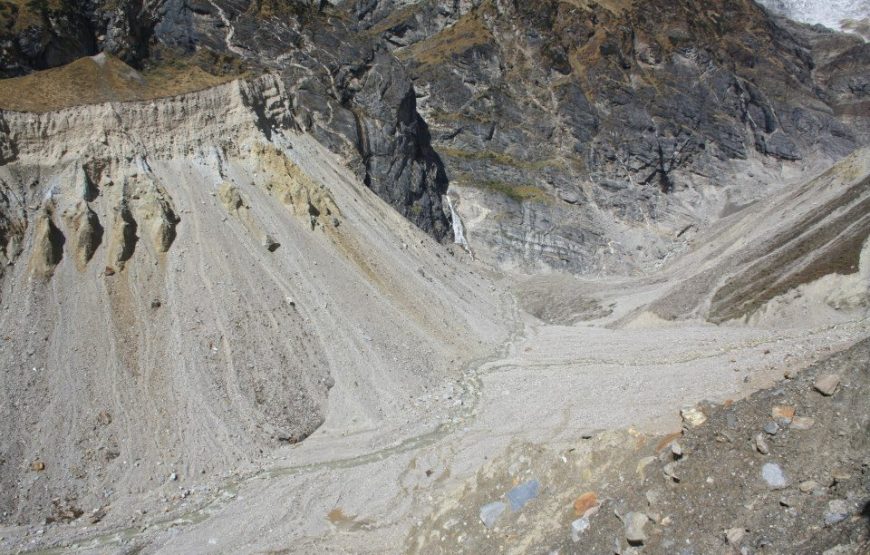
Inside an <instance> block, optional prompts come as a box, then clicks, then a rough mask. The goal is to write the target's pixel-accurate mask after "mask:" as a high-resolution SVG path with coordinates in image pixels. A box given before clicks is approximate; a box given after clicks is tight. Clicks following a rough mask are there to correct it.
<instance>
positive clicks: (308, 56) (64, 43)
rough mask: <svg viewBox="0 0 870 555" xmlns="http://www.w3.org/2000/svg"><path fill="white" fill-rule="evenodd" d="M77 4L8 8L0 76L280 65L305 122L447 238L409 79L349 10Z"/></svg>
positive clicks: (439, 181) (0, 40)
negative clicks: (58, 69)
mask: <svg viewBox="0 0 870 555" xmlns="http://www.w3.org/2000/svg"><path fill="white" fill-rule="evenodd" d="M80 4H81V3H78V2H72V1H71V0H69V1H63V2H61V3H60V8H57V9H55V8H51V7H49V5H48V4H44V5H42V4H40V5H39V6H38V7H37V8H36V9H32V10H30V11H27V13H25V11H26V10H23V9H22V10H21V11H19V10H17V8H16V10H15V11H10V10H11V8H9V9H8V10H6V11H3V12H0V13H2V16H3V19H2V20H0V76H6V77H11V76H15V75H20V74H24V73H27V72H29V71H32V70H36V69H44V68H47V67H52V66H56V65H60V64H63V63H66V62H69V61H72V60H73V59H76V58H78V57H81V56H86V55H92V54H95V53H96V52H98V51H107V52H110V53H112V54H115V55H116V56H118V57H120V58H122V59H123V60H124V61H126V62H127V63H130V64H131V65H133V66H134V67H147V66H148V65H149V64H156V63H160V62H161V61H165V60H171V59H173V58H177V57H198V58H200V59H203V60H205V62H204V63H205V64H207V65H210V66H211V67H208V69H211V70H217V71H220V70H222V69H223V68H221V67H220V66H221V65H222V64H225V63H227V59H228V58H235V59H237V60H241V62H242V63H243V64H244V65H245V67H248V68H250V69H253V70H254V71H263V70H269V71H275V72H278V73H279V74H280V75H281V76H282V78H283V80H284V82H285V84H286V90H287V92H288V93H289V94H290V95H291V96H292V99H291V104H292V106H293V108H294V112H295V117H296V123H297V124H298V125H299V126H300V127H301V128H303V129H305V130H308V131H310V132H311V133H313V134H314V135H315V136H316V137H317V138H318V139H319V140H321V141H323V142H324V143H326V144H327V145H329V146H330V147H331V148H333V150H336V151H338V152H340V153H342V154H344V155H346V156H348V157H349V159H350V160H351V165H352V166H353V167H354V168H355V169H356V170H357V172H358V174H359V175H360V178H361V179H363V180H364V181H365V183H366V184H367V185H368V186H369V187H371V188H372V190H374V191H375V192H376V193H377V194H378V195H379V196H381V197H382V198H384V199H385V200H386V201H387V202H389V203H391V204H392V205H393V206H394V207H396V209H398V210H399V211H400V212H401V213H402V214H403V215H404V216H406V217H407V218H409V219H410V220H412V221H413V222H414V223H415V224H417V225H418V226H419V227H421V228H422V229H424V230H426V231H428V232H429V233H431V234H432V235H434V236H435V237H437V238H442V237H444V236H445V233H446V231H447V229H448V227H449V226H448V222H447V219H446V217H445V215H444V211H443V210H442V208H441V196H442V195H443V193H444V192H445V191H446V190H447V179H446V176H445V174H444V171H443V169H442V167H441V164H440V161H439V159H438V156H437V155H436V154H435V152H434V151H433V150H432V148H431V146H430V145H429V135H428V131H427V129H426V124H425V123H424V122H423V120H422V119H421V118H420V116H419V114H418V113H417V110H416V97H415V92H414V87H413V83H412V81H411V79H410V78H409V76H408V74H407V72H406V71H405V69H404V67H403V66H402V64H401V63H400V62H399V61H398V60H397V59H396V58H395V57H393V56H392V55H390V54H389V53H388V52H387V51H386V50H385V49H383V48H381V47H379V46H378V44H377V41H373V40H370V39H369V38H368V37H366V36H365V35H362V34H359V33H357V32H356V31H354V30H353V29H351V28H349V27H347V26H346V24H345V19H346V18H345V17H344V16H343V13H342V12H339V11H337V10H336V9H335V8H332V7H330V6H328V5H327V3H326V2H323V1H317V2H312V1H309V0H281V1H279V0H255V1H250V0H214V1H211V0H163V1H161V2H156V3H143V2H141V1H139V0H121V1H115V2H101V1H93V2H89V3H87V6H86V8H85V9H82V7H81V5H80ZM52 5H54V4H52ZM4 6H5V4H4ZM5 9H6V8H5V7H4V10H5Z"/></svg>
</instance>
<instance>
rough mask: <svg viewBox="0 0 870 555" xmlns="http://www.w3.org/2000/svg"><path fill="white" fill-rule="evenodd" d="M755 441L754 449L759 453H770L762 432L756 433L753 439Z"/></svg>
mask: <svg viewBox="0 0 870 555" xmlns="http://www.w3.org/2000/svg"><path fill="white" fill-rule="evenodd" d="M753 442H754V443H755V450H756V451H758V452H759V453H761V454H762V455H769V454H770V447H768V446H767V442H766V441H764V435H763V434H757V435H756V436H755V438H754V440H753Z"/></svg>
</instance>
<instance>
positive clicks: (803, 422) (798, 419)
mask: <svg viewBox="0 0 870 555" xmlns="http://www.w3.org/2000/svg"><path fill="white" fill-rule="evenodd" d="M815 423H816V421H815V419H814V418H810V417H809V416H795V417H794V418H792V419H791V425H789V428H791V429H792V430H809V429H810V428H812V427H813V426H814V425H815Z"/></svg>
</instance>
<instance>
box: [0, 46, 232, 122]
mask: <svg viewBox="0 0 870 555" xmlns="http://www.w3.org/2000/svg"><path fill="white" fill-rule="evenodd" d="M235 77H237V76H233V75H227V76H215V75H211V74H209V73H207V72H206V71H204V70H203V69H201V68H200V67H198V66H196V65H193V64H186V63H184V62H176V63H172V64H165V65H161V66H157V67H155V68H151V69H148V70H146V71H144V72H142V73H139V72H137V71H136V70H134V69H133V68H131V67H130V66H128V65H127V64H125V63H124V62H122V61H121V60H119V59H117V58H114V57H112V56H108V55H100V56H94V57H87V58H80V59H78V60H76V61H74V62H72V63H70V64H67V65H65V66H61V67H57V68H52V69H47V70H45V71H39V72H36V73H32V74H30V75H26V76H24V77H15V78H12V79H4V80H2V81H0V109H4V110H14V111H19V112H49V111H52V110H59V109H61V108H68V107H70V106H79V105H82V104H99V103H102V102H129V101H136V100H150V99H153V98H161V97H167V96H175V95H179V94H183V93H188V92H192V91H196V90H202V89H206V88H209V87H213V86H215V85H219V84H221V83H225V82H227V81H230V80H232V79H233V78H235Z"/></svg>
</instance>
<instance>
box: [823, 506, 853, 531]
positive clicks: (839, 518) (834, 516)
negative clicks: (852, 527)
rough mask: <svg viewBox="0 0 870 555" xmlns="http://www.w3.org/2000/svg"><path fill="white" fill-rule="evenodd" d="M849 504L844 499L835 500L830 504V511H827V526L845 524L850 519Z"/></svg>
mask: <svg viewBox="0 0 870 555" xmlns="http://www.w3.org/2000/svg"><path fill="white" fill-rule="evenodd" d="M849 512H850V511H849V504H848V503H847V502H846V501H844V500H843V499H834V500H833V501H829V502H828V510H827V511H825V524H827V525H828V526H831V525H833V524H837V523H838V522H843V521H844V520H846V519H847V518H848V517H849Z"/></svg>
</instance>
